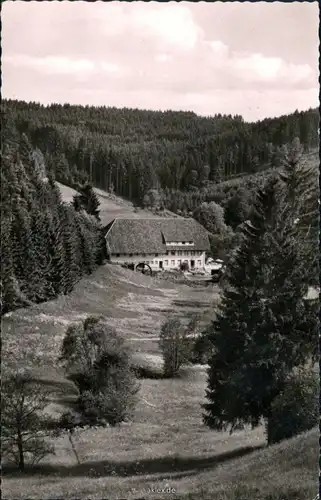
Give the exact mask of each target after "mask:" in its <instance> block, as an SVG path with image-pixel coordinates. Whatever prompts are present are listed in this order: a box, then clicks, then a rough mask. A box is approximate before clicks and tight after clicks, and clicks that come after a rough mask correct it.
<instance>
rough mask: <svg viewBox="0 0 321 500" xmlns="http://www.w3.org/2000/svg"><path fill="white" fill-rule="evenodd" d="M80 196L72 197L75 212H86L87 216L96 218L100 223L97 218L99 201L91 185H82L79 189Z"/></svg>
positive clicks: (98, 217)
mask: <svg viewBox="0 0 321 500" xmlns="http://www.w3.org/2000/svg"><path fill="white" fill-rule="evenodd" d="M79 191H80V195H76V196H74V199H73V206H74V208H75V210H77V211H80V209H81V208H82V209H84V210H86V212H87V213H88V214H89V215H93V216H94V217H96V219H97V220H98V221H100V216H99V205H100V202H99V199H98V196H97V195H96V193H95V191H94V190H93V187H92V185H91V184H88V183H87V184H84V185H83V186H80V187H79Z"/></svg>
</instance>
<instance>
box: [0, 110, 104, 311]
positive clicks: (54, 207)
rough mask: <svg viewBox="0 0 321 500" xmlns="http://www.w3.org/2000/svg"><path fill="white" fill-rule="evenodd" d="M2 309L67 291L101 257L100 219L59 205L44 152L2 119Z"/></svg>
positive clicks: (90, 270) (57, 192)
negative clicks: (34, 146)
mask: <svg viewBox="0 0 321 500" xmlns="http://www.w3.org/2000/svg"><path fill="white" fill-rule="evenodd" d="M2 138H3V140H2V148H1V165H2V169H1V313H2V314H5V313H6V312H8V311H11V310H13V309H15V308H17V307H23V306H27V305H30V304H32V303H38V302H43V301H45V300H50V299H53V298H55V297H56V296H58V295H60V294H67V293H69V292H70V291H71V290H72V289H73V286H74V284H75V283H76V282H77V281H78V280H79V279H80V278H81V276H83V275H84V274H89V273H91V272H92V271H93V270H94V269H95V268H96V267H97V265H99V264H101V263H102V262H103V259H104V253H103V252H104V248H103V246H102V242H103V240H102V231H101V228H100V225H99V222H98V220H97V219H96V218H95V217H94V216H90V215H89V214H88V213H87V212H86V210H83V209H82V207H80V209H79V210H75V209H74V207H73V206H71V205H69V204H66V203H63V202H62V200H61V196H60V191H59V189H58V188H57V186H56V184H55V180H54V175H53V174H52V172H50V171H49V172H47V169H46V164H45V161H44V157H43V154H42V153H41V151H40V150H39V149H34V148H33V147H32V146H31V144H30V142H29V139H28V137H27V136H26V134H24V133H22V134H21V133H19V132H18V130H17V129H16V126H15V122H14V121H13V120H11V119H8V117H7V116H5V115H3V117H2Z"/></svg>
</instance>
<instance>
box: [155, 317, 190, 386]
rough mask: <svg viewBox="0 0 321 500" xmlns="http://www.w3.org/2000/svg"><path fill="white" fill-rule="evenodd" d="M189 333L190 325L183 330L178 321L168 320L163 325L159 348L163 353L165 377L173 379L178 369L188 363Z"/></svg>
mask: <svg viewBox="0 0 321 500" xmlns="http://www.w3.org/2000/svg"><path fill="white" fill-rule="evenodd" d="M192 321H194V320H192ZM189 333H190V325H189V326H188V327H187V328H184V327H183V326H182V324H181V322H180V321H179V320H178V319H169V320H167V321H165V323H163V325H162V328H161V333H160V341H159V346H160V348H161V350H162V353H163V360H164V375H165V377H175V376H176V375H177V374H178V372H179V369H180V367H181V366H182V365H183V364H184V363H186V362H188V361H189V358H190V352H191V341H190V339H189V338H188V334H189Z"/></svg>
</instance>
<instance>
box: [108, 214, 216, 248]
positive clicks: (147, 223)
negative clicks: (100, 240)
mask: <svg viewBox="0 0 321 500" xmlns="http://www.w3.org/2000/svg"><path fill="white" fill-rule="evenodd" d="M106 233H107V234H106V241H107V245H108V248H109V251H110V252H111V253H120V254H124V253H143V254H149V253H166V250H174V249H178V248H179V249H191V250H199V251H205V250H209V248H210V245H209V239H208V234H209V233H208V232H207V231H206V229H205V228H204V227H203V226H201V224H199V223H198V222H197V221H196V220H195V219H183V218H172V219H169V218H168V219H167V218H157V219H121V218H119V219H114V221H112V222H111V223H110V224H108V226H107V228H106ZM170 241H173V242H174V241H186V242H187V241H193V242H194V245H193V246H187V245H186V246H185V245H181V246H180V247H178V246H175V247H174V246H171V245H170V246H168V247H166V242H170Z"/></svg>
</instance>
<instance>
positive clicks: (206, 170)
mask: <svg viewBox="0 0 321 500" xmlns="http://www.w3.org/2000/svg"><path fill="white" fill-rule="evenodd" d="M2 109H3V111H4V112H5V114H7V115H9V116H10V117H11V118H12V119H13V120H14V122H15V124H16V126H17V129H18V130H19V132H24V133H25V134H26V135H27V136H28V138H29V140H30V142H31V144H32V145H33V147H38V148H39V149H40V150H41V151H42V152H43V154H44V157H45V161H46V165H47V168H48V170H49V172H53V173H55V176H56V178H57V180H59V181H60V182H62V183H64V184H67V185H70V186H73V185H75V184H77V183H78V182H82V181H84V180H86V179H88V178H89V179H90V181H91V182H92V184H93V185H94V186H96V187H99V188H101V189H105V190H107V191H114V192H115V193H116V194H118V195H120V196H123V197H126V198H128V199H130V200H133V201H135V202H137V203H138V204H149V203H150V199H149V193H150V190H157V193H158V194H160V195H161V202H162V204H164V206H166V208H169V209H172V210H175V208H178V209H182V208H183V209H191V208H190V207H188V206H184V207H183V206H179V207H175V204H173V202H172V196H171V192H172V190H175V192H176V193H178V192H182V193H184V192H192V191H193V190H194V191H195V189H200V188H208V187H211V186H212V185H213V184H217V183H219V182H221V181H222V180H227V179H230V178H233V177H235V176H241V175H244V174H251V173H256V172H259V171H262V170H265V169H267V168H271V166H272V167H273V166H276V165H278V164H279V162H280V159H281V158H282V157H283V155H284V147H285V145H286V144H288V143H290V142H291V141H292V140H293V139H294V138H295V137H298V138H299V139H300V142H301V144H302V145H303V148H304V151H305V152H307V151H309V150H311V149H313V148H317V147H318V133H317V132H318V125H319V113H318V110H313V109H310V110H308V111H306V112H298V111H296V112H295V113H293V114H291V115H288V116H281V117H279V118H274V119H266V120H263V121H259V122H256V123H246V122H244V120H243V119H242V117H241V116H233V117H232V116H231V115H229V116H222V115H220V114H218V115H216V116H213V117H200V116H197V115H196V114H195V113H192V112H177V111H166V112H160V111H159V112H156V111H142V110H138V109H127V108H123V109H117V108H108V107H90V106H71V105H69V104H65V105H58V104H52V105H50V106H43V105H40V104H37V103H26V102H23V101H14V100H4V101H3V103H2ZM146 195H147V199H146ZM175 197H176V195H175ZM176 198H177V197H176ZM180 205H182V203H181V204H180ZM192 208H195V206H194V207H192Z"/></svg>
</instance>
